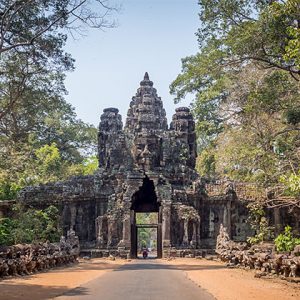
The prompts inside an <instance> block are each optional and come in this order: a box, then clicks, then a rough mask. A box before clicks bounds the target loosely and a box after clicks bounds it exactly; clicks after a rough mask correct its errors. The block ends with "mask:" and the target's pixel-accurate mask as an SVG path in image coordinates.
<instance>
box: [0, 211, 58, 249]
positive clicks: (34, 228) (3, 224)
mask: <svg viewBox="0 0 300 300" xmlns="http://www.w3.org/2000/svg"><path fill="white" fill-rule="evenodd" d="M60 236H61V229H60V227H59V215H58V209H57V208H56V207H55V206H52V205H51V206H49V207H47V208H46V209H43V210H36V209H31V208H30V209H25V208H24V207H22V206H21V205H15V207H14V216H13V217H12V218H5V219H1V220H0V244H1V245H12V244H18V243H33V242H45V241H47V240H48V241H50V242H56V241H58V240H59V238H60Z"/></svg>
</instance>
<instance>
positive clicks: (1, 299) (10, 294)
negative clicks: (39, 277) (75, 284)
mask: <svg viewBox="0 0 300 300" xmlns="http://www.w3.org/2000/svg"><path fill="white" fill-rule="evenodd" d="M0 290H1V292H0V300H8V299H9V300H19V299H22V300H46V299H49V298H54V297H57V296H59V295H62V294H64V293H66V292H67V291H68V290H69V288H68V287H66V286H53V285H52V286H51V285H49V286H47V287H46V286H42V285H36V284H24V283H17V281H14V282H9V283H5V282H1V285H0ZM85 292H86V291H83V290H81V291H77V295H79V293H81V294H82V295H83V294H84V293H85Z"/></svg>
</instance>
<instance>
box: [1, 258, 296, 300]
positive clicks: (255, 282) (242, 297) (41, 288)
mask: <svg viewBox="0 0 300 300" xmlns="http://www.w3.org/2000/svg"><path fill="white" fill-rule="evenodd" d="M133 262H134V261H133ZM147 262H148V261H144V263H145V264H147ZM154 262H155V261H154ZM157 262H158V263H163V264H164V265H165V267H164V269H165V270H169V269H170V270H172V269H174V270H175V269H176V270H182V271H184V273H185V276H187V277H188V278H189V279H191V280H192V281H193V282H194V283H196V284H197V285H198V286H200V287H201V288H203V289H205V290H207V291H208V292H209V293H210V294H212V295H213V296H214V297H215V298H216V299H218V300H277V299H280V300H296V299H297V300H300V284H295V283H288V282H286V281H282V280H280V279H262V278H254V272H253V271H245V270H240V269H228V268H226V267H225V265H224V264H222V263H220V262H216V261H207V260H198V259H191V258H190V259H188V258H187V259H175V260H172V261H167V260H161V261H160V262H159V261H157ZM125 263H126V261H125V260H116V261H110V260H104V259H93V260H90V261H83V262H82V263H80V264H78V265H75V266H72V267H68V268H60V269H56V270H52V271H49V272H46V273H40V274H35V275H32V276H26V277H20V278H12V279H5V280H2V281H0V300H17V299H18V300H19V299H22V300H45V299H51V298H54V297H57V296H60V295H62V294H65V293H66V292H68V291H70V290H72V289H75V288H76V287H79V286H86V285H87V283H88V282H92V281H93V280H95V279H96V278H98V277H102V276H103V275H105V274H106V273H107V272H110V271H112V270H115V269H116V268H118V267H120V266H122V265H124V264H125ZM130 264H131V263H130ZM122 268H123V267H122ZM149 268H150V271H151V262H150V260H149ZM145 269H147V268H146V267H145ZM137 271H138V272H143V270H141V271H140V270H137ZM146 271H147V270H146ZM131 272H132V271H131ZM148 272H149V271H148ZM109 276H110V274H107V276H106V275H105V276H104V277H103V280H104V281H105V280H106V279H107V277H109ZM141 278H143V277H141ZM103 280H101V278H100V281H99V282H101V283H103V282H104V281H103ZM171 284H172V285H174V287H176V280H174V281H172V282H171ZM87 286H88V285H87ZM97 286H98V285H97ZM132 289H133V290H135V291H137V289H136V287H134V286H132ZM159 291H160V289H157V290H155V295H156V293H157V295H158V294H159ZM99 293H101V291H99ZM68 299H69V298H68ZM140 300H143V299H142V298H141V299H140Z"/></svg>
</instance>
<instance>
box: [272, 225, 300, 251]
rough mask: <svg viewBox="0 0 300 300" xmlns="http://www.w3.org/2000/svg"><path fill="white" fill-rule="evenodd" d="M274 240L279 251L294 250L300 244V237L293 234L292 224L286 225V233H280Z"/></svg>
mask: <svg viewBox="0 0 300 300" xmlns="http://www.w3.org/2000/svg"><path fill="white" fill-rule="evenodd" d="M274 241H275V246H276V250H277V251H279V252H287V251H288V252H289V251H292V250H294V248H295V246H296V245H300V239H298V238H295V237H294V236H293V234H292V227H291V226H286V227H285V228H284V233H281V234H279V235H278V236H277V237H276V239H275V240H274Z"/></svg>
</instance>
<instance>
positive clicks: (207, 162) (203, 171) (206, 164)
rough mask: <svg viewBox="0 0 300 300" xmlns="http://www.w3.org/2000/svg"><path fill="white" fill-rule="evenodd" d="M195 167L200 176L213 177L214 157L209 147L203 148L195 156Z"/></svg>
mask: <svg viewBox="0 0 300 300" xmlns="http://www.w3.org/2000/svg"><path fill="white" fill-rule="evenodd" d="M196 169H197V171H198V172H199V174H200V175H201V176H204V177H207V178H214V177H215V175H216V158H215V155H214V153H213V151H210V149H205V150H203V151H202V152H201V153H200V155H199V156H198V157H197V163H196Z"/></svg>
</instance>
